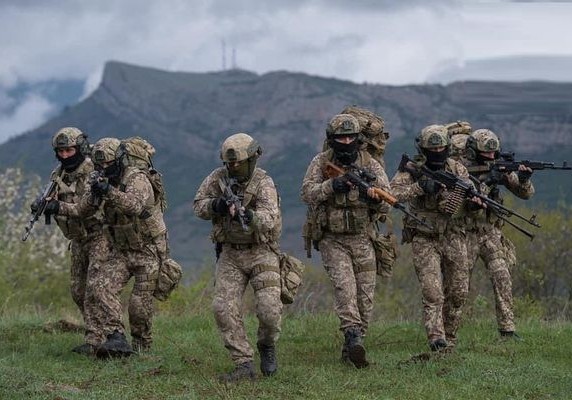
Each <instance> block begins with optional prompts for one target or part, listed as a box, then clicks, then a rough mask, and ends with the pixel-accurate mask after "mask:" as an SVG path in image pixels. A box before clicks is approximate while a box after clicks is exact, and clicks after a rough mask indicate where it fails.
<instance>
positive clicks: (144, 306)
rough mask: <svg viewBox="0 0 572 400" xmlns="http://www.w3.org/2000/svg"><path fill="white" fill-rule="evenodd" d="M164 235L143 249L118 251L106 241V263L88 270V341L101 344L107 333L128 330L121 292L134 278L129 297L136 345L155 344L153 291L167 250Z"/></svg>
mask: <svg viewBox="0 0 572 400" xmlns="http://www.w3.org/2000/svg"><path fill="white" fill-rule="evenodd" d="M165 247H166V241H165V239H164V237H160V238H157V239H156V240H155V243H153V244H147V245H145V246H144V247H143V248H142V249H141V250H140V251H134V250H118V249H115V248H114V247H113V246H112V244H111V243H110V242H109V241H108V240H106V241H105V243H102V247H100V256H101V257H102V258H103V259H104V260H105V261H104V262H101V263H97V264H94V265H92V266H91V267H90V269H89V271H88V279H87V290H86V300H85V306H86V310H85V311H86V312H85V315H86V342H87V343H90V344H93V345H98V344H101V343H102V342H104V341H105V340H106V337H107V335H109V334H111V333H113V331H118V332H120V333H125V326H124V324H123V307H122V304H121V298H120V296H121V292H122V290H123V289H124V288H125V286H127V284H128V282H129V280H130V279H131V277H134V279H135V282H134V284H133V290H132V292H131V295H130V296H129V307H128V310H129V326H130V328H131V336H132V339H133V342H134V345H137V346H143V347H149V346H150V345H151V343H152V341H153V340H152V334H151V328H152V318H153V291H154V290H155V285H156V282H157V276H158V272H159V264H160V259H159V254H160V253H162V252H164V251H165Z"/></svg>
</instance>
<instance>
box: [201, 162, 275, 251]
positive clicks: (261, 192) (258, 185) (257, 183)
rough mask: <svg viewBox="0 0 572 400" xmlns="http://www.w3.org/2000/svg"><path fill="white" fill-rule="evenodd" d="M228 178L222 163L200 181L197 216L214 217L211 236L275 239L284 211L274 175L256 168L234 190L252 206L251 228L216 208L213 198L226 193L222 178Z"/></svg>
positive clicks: (218, 238) (218, 239)
mask: <svg viewBox="0 0 572 400" xmlns="http://www.w3.org/2000/svg"><path fill="white" fill-rule="evenodd" d="M226 179H228V173H227V169H226V167H219V168H217V169H215V170H214V171H213V172H211V173H210V175H209V176H207V177H206V178H205V179H204V180H203V182H202V183H201V185H200V187H199V189H198V191H197V193H196V195H195V199H194V202H193V209H194V211H195V214H196V215H197V217H199V218H202V219H205V220H211V221H212V224H213V230H212V232H211V239H212V240H213V242H216V243H233V244H247V243H270V244H273V243H276V242H278V240H279V238H280V234H281V232H282V215H281V213H280V206H279V200H278V193H277V191H276V187H275V186H274V182H273V181H272V178H270V176H268V175H267V174H266V171H264V170H262V169H260V168H255V170H254V172H253V174H252V177H251V178H250V180H249V181H248V182H245V183H243V184H238V183H237V184H235V185H234V186H233V188H232V189H233V193H234V194H236V195H238V196H239V198H241V199H242V205H243V207H245V208H246V209H248V210H252V213H253V214H252V215H253V218H252V221H251V222H250V224H248V229H247V230H246V231H245V230H243V229H242V227H241V225H240V223H239V222H238V221H237V220H236V219H235V218H231V217H230V215H225V216H221V215H218V214H217V213H215V212H214V210H213V207H212V204H213V201H214V200H216V199H218V198H219V197H221V196H222V195H223V189H222V187H221V182H223V183H224V182H225V180H226Z"/></svg>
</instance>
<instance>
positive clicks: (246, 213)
mask: <svg viewBox="0 0 572 400" xmlns="http://www.w3.org/2000/svg"><path fill="white" fill-rule="evenodd" d="M253 218H254V212H253V211H252V210H251V209H250V208H247V209H246V210H244V223H245V224H246V225H250V223H251V222H252V219H253Z"/></svg>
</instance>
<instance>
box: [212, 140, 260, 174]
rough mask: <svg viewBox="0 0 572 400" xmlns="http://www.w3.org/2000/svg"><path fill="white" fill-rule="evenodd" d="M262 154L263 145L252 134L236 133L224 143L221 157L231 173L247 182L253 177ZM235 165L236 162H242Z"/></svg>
mask: <svg viewBox="0 0 572 400" xmlns="http://www.w3.org/2000/svg"><path fill="white" fill-rule="evenodd" d="M261 155H262V147H260V145H259V144H258V142H257V141H256V140H254V139H253V138H252V136H250V135H248V134H246V133H236V134H234V135H231V136H229V137H228V138H226V140H225V141H224V142H223V143H222V146H221V149H220V158H221V160H222V161H223V162H224V164H225V165H226V167H227V169H228V172H229V175H230V176H231V177H235V178H237V179H238V180H239V181H240V182H246V181H247V180H249V179H250V178H251V177H252V173H253V172H254V168H255V167H256V161H257V160H258V157H260V156H261ZM242 161H246V162H245V163H242V165H239V166H238V167H235V165H234V163H241V162H242Z"/></svg>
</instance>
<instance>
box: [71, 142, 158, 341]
mask: <svg viewBox="0 0 572 400" xmlns="http://www.w3.org/2000/svg"><path fill="white" fill-rule="evenodd" d="M105 140H107V141H109V140H110V139H108V138H106V139H101V140H100V142H102V141H105ZM114 140H116V139H114ZM100 142H98V143H100ZM98 143H96V145H95V147H94V153H95V152H96V151H97V148H98V147H97V146H98ZM118 145H119V141H118V140H117V146H118ZM117 146H116V147H117ZM95 154H96V153H95ZM107 190H108V191H107V193H105V194H103V195H102V196H101V199H102V202H103V203H102V204H103V206H102V207H103V212H104V223H105V230H104V232H105V237H106V243H102V245H101V247H100V248H99V249H98V250H99V256H100V257H102V258H104V259H105V262H103V263H101V264H99V265H98V268H93V269H91V270H90V271H89V275H88V288H87V293H86V304H87V303H89V304H90V307H89V309H86V315H87V316H88V318H87V321H86V324H87V335H86V336H87V338H86V342H87V343H90V344H92V345H95V346H98V345H100V344H101V343H102V342H103V341H104V340H105V338H106V337H108V338H109V336H110V335H111V334H113V333H114V332H117V333H119V334H121V335H124V331H125V327H124V324H123V318H122V306H121V299H120V294H121V291H122V290H123V289H124V288H125V286H126V285H127V283H128V281H129V279H130V278H131V277H134V278H135V283H134V285H133V290H132V292H131V296H130V298H129V323H130V328H131V336H132V339H133V347H134V348H136V349H143V350H144V349H148V348H149V347H150V346H151V343H152V334H151V328H152V317H153V291H154V290H155V285H156V281H157V276H158V271H159V265H160V255H161V254H165V253H166V239H165V237H166V227H165V223H164V221H163V214H162V212H161V209H160V207H159V205H158V204H156V199H155V196H154V192H153V188H152V186H151V183H150V181H149V179H148V177H147V175H146V173H145V172H143V171H141V170H140V169H138V168H133V167H125V166H124V167H123V169H122V172H121V176H120V180H119V182H116V183H113V184H111V185H109V186H108V189H107ZM92 192H93V186H92V188H91V190H90V193H88V194H87V195H86V196H84V197H83V198H82V201H81V202H80V203H79V204H78V205H72V204H69V203H62V204H61V205H60V214H64V215H66V214H67V215H84V214H89V213H91V212H93V211H94V210H95V209H96V208H97V206H95V205H94V204H93V203H92V201H91V193H92Z"/></svg>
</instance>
